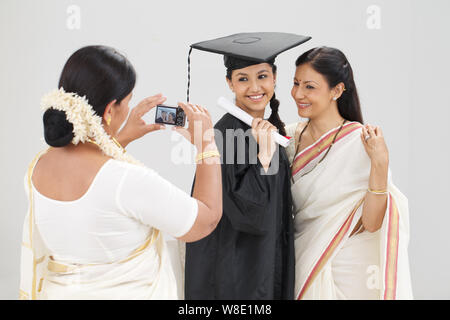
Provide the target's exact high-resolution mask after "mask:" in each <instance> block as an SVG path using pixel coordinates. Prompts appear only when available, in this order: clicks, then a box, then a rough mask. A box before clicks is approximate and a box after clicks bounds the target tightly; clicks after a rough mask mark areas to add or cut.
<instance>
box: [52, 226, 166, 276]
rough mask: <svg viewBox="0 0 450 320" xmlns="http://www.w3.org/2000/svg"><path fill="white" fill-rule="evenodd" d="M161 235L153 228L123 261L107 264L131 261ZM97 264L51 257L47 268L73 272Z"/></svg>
mask: <svg viewBox="0 0 450 320" xmlns="http://www.w3.org/2000/svg"><path fill="white" fill-rule="evenodd" d="M160 235H161V232H160V231H159V230H158V229H153V232H152V235H151V236H149V237H147V239H146V240H145V242H144V243H143V244H142V245H141V246H140V247H139V248H137V249H136V250H134V251H133V252H132V253H131V254H130V255H129V256H128V257H126V258H124V259H123V260H121V261H118V262H110V263H106V264H113V263H125V262H127V261H130V260H132V259H134V258H136V257H137V256H138V255H140V254H141V253H142V252H144V250H145V249H147V248H148V247H150V246H152V245H153V243H155V241H156V240H157V239H158V237H159V236H160ZM96 265H97V264H67V263H62V262H58V261H55V260H54V259H53V258H52V257H50V259H49V261H48V265H47V269H48V270H49V271H50V272H54V273H67V272H72V271H74V270H75V269H78V268H83V267H88V266H96Z"/></svg>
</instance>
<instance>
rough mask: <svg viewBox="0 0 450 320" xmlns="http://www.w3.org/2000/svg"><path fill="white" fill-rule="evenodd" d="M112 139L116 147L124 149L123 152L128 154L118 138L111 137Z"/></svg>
mask: <svg viewBox="0 0 450 320" xmlns="http://www.w3.org/2000/svg"><path fill="white" fill-rule="evenodd" d="M111 139H112V141H113V142H114V143H115V144H116V146H118V147H119V148H120V149H122V150H123V152H127V150H125V148H124V147H122V145H121V144H120V143H119V141H117V139H116V138H114V137H111Z"/></svg>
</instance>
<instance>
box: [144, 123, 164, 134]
mask: <svg viewBox="0 0 450 320" xmlns="http://www.w3.org/2000/svg"><path fill="white" fill-rule="evenodd" d="M165 128H166V126H164V125H162V124H158V123H151V124H148V125H146V131H147V133H148V132H152V131H157V130H164V129H165Z"/></svg>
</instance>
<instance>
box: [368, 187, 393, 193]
mask: <svg viewBox="0 0 450 320" xmlns="http://www.w3.org/2000/svg"><path fill="white" fill-rule="evenodd" d="M367 191H369V192H370V193H373V194H387V193H388V192H387V190H372V189H370V188H368V189H367Z"/></svg>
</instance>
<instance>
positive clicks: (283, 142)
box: [217, 97, 290, 148]
mask: <svg viewBox="0 0 450 320" xmlns="http://www.w3.org/2000/svg"><path fill="white" fill-rule="evenodd" d="M217 104H218V105H219V106H221V107H222V108H224V109H225V110H226V111H227V112H228V113H230V114H231V115H233V116H235V117H236V118H238V119H239V120H241V121H242V122H244V123H246V124H248V125H249V126H252V121H253V117H252V116H251V115H249V114H248V113H247V112H245V111H244V110H242V109H241V108H239V107H238V106H236V105H235V104H234V103H231V102H230V101H229V100H227V99H226V98H224V97H220V98H219V99H218V100H217ZM272 135H273V139H274V141H275V142H276V143H278V144H279V145H280V146H283V147H285V148H286V147H287V146H288V145H289V142H290V140H289V139H288V138H286V137H283V136H282V135H281V134H279V133H278V132H273V134H272Z"/></svg>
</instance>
